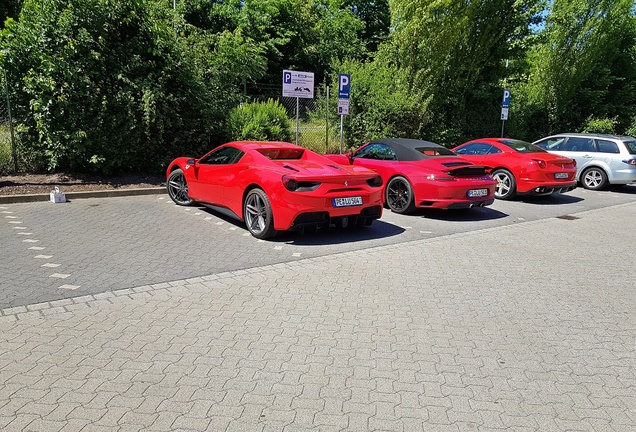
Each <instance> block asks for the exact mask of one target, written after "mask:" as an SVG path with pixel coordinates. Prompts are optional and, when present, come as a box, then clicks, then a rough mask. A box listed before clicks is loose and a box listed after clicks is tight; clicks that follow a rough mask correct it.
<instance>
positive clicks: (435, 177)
mask: <svg viewBox="0 0 636 432" xmlns="http://www.w3.org/2000/svg"><path fill="white" fill-rule="evenodd" d="M426 180H439V181H453V180H457V178H456V177H449V176H443V175H435V174H429V175H427V176H426Z"/></svg>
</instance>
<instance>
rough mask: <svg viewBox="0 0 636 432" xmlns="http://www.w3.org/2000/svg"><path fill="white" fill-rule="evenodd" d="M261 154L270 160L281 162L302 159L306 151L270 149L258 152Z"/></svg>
mask: <svg viewBox="0 0 636 432" xmlns="http://www.w3.org/2000/svg"><path fill="white" fill-rule="evenodd" d="M258 152H259V153H260V154H262V155H263V156H265V157H266V158H268V159H272V160H280V159H300V158H302V157H303V153H304V152H305V150H303V149H294V148H282V149H278V148H270V149H260V150H258Z"/></svg>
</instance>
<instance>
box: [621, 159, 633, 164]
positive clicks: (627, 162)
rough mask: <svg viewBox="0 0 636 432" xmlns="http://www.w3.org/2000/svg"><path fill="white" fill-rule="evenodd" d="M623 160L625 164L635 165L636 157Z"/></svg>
mask: <svg viewBox="0 0 636 432" xmlns="http://www.w3.org/2000/svg"><path fill="white" fill-rule="evenodd" d="M623 162H625V163H626V164H627V165H636V159H627V160H624V161H623Z"/></svg>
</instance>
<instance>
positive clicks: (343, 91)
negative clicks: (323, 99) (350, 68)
mask: <svg viewBox="0 0 636 432" xmlns="http://www.w3.org/2000/svg"><path fill="white" fill-rule="evenodd" d="M350 86H351V76H350V75H349V74H340V75H338V98H339V99H349V94H350V88H351V87H350Z"/></svg>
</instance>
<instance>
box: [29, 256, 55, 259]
mask: <svg viewBox="0 0 636 432" xmlns="http://www.w3.org/2000/svg"><path fill="white" fill-rule="evenodd" d="M34 258H38V259H49V258H53V255H36V256H34Z"/></svg>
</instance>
